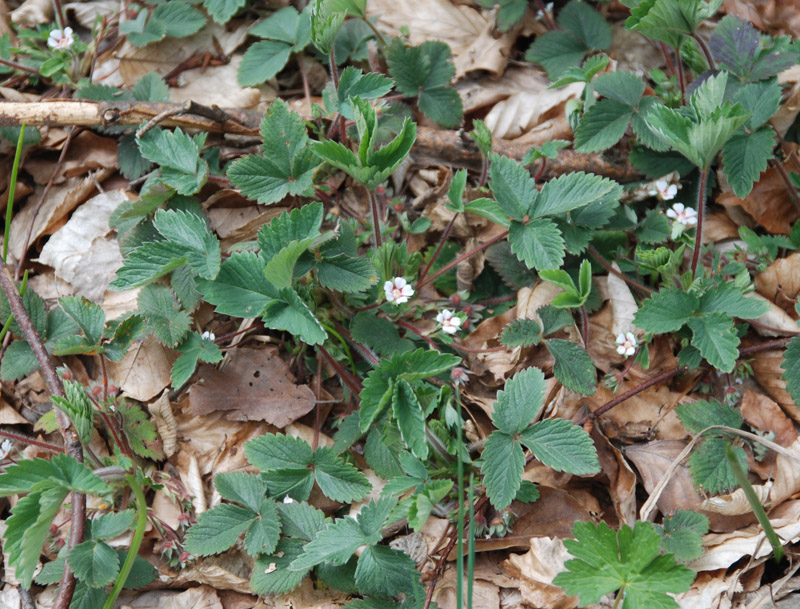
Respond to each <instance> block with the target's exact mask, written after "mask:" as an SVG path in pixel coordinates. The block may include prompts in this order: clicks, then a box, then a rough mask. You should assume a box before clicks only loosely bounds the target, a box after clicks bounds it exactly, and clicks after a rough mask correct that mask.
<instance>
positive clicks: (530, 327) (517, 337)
mask: <svg viewBox="0 0 800 609" xmlns="http://www.w3.org/2000/svg"><path fill="white" fill-rule="evenodd" d="M541 340H542V329H541V328H540V327H539V324H537V323H536V321H535V320H533V319H515V320H514V321H512V322H511V323H510V324H508V325H507V326H506V327H505V328H503V332H502V334H500V343H501V344H502V345H503V346H505V347H531V346H533V345H538V344H539V341H541Z"/></svg>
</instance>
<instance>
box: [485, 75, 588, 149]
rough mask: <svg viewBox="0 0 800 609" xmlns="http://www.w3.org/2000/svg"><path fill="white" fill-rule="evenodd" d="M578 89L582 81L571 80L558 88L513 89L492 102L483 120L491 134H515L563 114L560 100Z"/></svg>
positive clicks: (563, 101)
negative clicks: (508, 95) (506, 96)
mask: <svg viewBox="0 0 800 609" xmlns="http://www.w3.org/2000/svg"><path fill="white" fill-rule="evenodd" d="M581 91H583V84H582V83H572V84H570V85H567V86H565V87H559V88H558V89H548V88H546V87H543V88H542V90H540V91H535V92H520V93H514V94H513V95H511V96H510V97H508V99H506V100H504V101H501V102H498V103H497V104H495V106H494V107H493V108H492V109H491V110H490V111H489V114H487V115H486V118H485V119H484V121H485V122H486V126H487V127H489V130H490V131H491V132H492V135H494V136H495V137H498V138H503V139H509V140H510V139H514V138H518V137H520V136H521V135H523V134H526V133H528V132H529V131H531V130H532V129H533V128H534V127H537V126H539V125H543V124H544V123H545V122H546V121H548V120H550V119H555V118H561V117H563V115H564V104H566V102H567V101H568V100H570V99H577V98H578V96H579V95H580V94H581ZM565 121H566V119H565Z"/></svg>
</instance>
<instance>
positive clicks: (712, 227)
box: [703, 213, 739, 243]
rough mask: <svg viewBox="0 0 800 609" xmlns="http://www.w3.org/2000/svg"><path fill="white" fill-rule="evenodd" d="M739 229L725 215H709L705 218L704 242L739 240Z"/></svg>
mask: <svg viewBox="0 0 800 609" xmlns="http://www.w3.org/2000/svg"><path fill="white" fill-rule="evenodd" d="M738 238H739V227H738V226H737V225H736V223H735V222H734V221H733V220H731V218H730V216H729V215H728V214H725V213H716V214H708V216H706V217H705V218H703V241H707V242H708V243H717V242H719V241H725V240H727V239H738Z"/></svg>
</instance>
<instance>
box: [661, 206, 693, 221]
mask: <svg viewBox="0 0 800 609" xmlns="http://www.w3.org/2000/svg"><path fill="white" fill-rule="evenodd" d="M667 218H672V219H673V220H675V222H677V223H678V224H683V225H684V226H695V225H696V224H697V212H696V211H695V210H694V209H692V208H691V207H686V206H685V205H684V204H683V203H675V205H673V206H672V207H670V208H669V209H668V210H667Z"/></svg>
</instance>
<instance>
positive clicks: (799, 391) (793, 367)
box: [781, 337, 800, 404]
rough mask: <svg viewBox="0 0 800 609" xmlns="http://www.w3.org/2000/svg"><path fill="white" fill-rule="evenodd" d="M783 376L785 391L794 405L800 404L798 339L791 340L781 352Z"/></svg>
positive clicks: (799, 339)
mask: <svg viewBox="0 0 800 609" xmlns="http://www.w3.org/2000/svg"><path fill="white" fill-rule="evenodd" d="M781 368H783V370H784V372H783V376H782V377H781V378H782V379H783V380H784V381H786V391H788V392H789V395H791V396H792V399H793V400H794V403H795V404H800V338H797V337H795V338H793V339H792V340H790V341H789V344H787V345H786V350H785V351H784V352H783V362H782V363H781Z"/></svg>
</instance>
